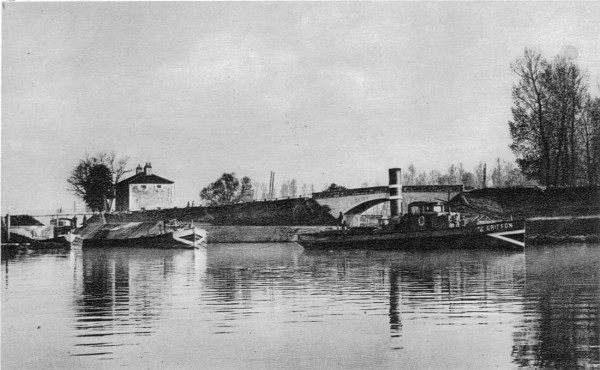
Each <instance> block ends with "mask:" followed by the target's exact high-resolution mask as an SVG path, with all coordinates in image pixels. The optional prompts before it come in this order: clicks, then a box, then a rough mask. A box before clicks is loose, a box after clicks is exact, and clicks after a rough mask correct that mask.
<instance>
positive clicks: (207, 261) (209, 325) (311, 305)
mask: <svg viewBox="0 0 600 370" xmlns="http://www.w3.org/2000/svg"><path fill="white" fill-rule="evenodd" d="M599 270H600V245H561V246H552V247H550V246H548V247H539V248H535V249H528V250H527V251H526V252H525V253H522V252H521V253H516V252H506V251H460V250H453V251H427V252H419V251H366V250H355V251H342V252H330V251H308V250H306V251H305V250H303V248H302V247H300V246H298V245H297V244H294V243H287V244H213V245H210V246H209V248H208V250H203V251H191V250H143V249H113V250H84V251H81V250H80V251H71V252H62V253H60V252H57V253H45V254H35V253H34V254H29V255H20V256H17V257H14V258H11V259H9V260H3V261H2V282H1V283H2V290H1V292H2V360H1V361H2V369H3V370H8V369H48V368H55V369H82V368H89V369H92V368H93V369H103V368H105V369H115V368H121V367H127V368H135V369H240V368H242V369H315V368H323V369H329V368H338V369H339V368H343V369H367V368H369V369H391V368H405V369H409V368H410V369H440V368H449V369H489V368H500V369H512V368H563V369H567V368H568V369H573V368H596V369H597V368H600V273H599Z"/></svg>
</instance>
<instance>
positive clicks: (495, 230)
mask: <svg viewBox="0 0 600 370" xmlns="http://www.w3.org/2000/svg"><path fill="white" fill-rule="evenodd" d="M408 210H409V212H408V213H407V214H405V215H403V216H401V217H400V216H397V217H396V218H392V220H391V221H392V222H390V223H389V224H387V225H381V226H380V227H376V228H373V227H370V228H367V227H357V228H351V229H346V228H342V229H341V230H329V231H322V232H318V233H306V234H298V240H297V243H298V244H300V245H302V246H303V247H307V248H331V249H334V248H372V249H400V248H509V249H513V250H523V249H524V247H525V220H513V219H501V220H490V219H482V217H473V218H471V219H467V218H466V217H463V216H462V215H461V214H460V213H458V212H449V211H447V209H446V204H445V203H443V202H413V203H411V204H409V205H408Z"/></svg>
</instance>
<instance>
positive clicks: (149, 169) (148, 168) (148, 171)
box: [144, 162, 152, 176]
mask: <svg viewBox="0 0 600 370" xmlns="http://www.w3.org/2000/svg"><path fill="white" fill-rule="evenodd" d="M144 174H145V175H146V176H150V175H152V165H151V164H150V162H146V165H145V166H144Z"/></svg>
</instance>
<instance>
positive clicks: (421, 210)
mask: <svg viewBox="0 0 600 370" xmlns="http://www.w3.org/2000/svg"><path fill="white" fill-rule="evenodd" d="M400 225H401V227H403V228H407V229H410V230H423V229H446V228H455V227H461V226H464V225H465V220H464V219H463V218H461V215H460V213H458V212H450V211H449V209H448V206H447V205H446V204H445V203H444V202H413V203H410V204H409V205H408V213H407V214H405V215H404V216H402V218H401V219H400Z"/></svg>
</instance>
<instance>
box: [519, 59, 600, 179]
mask: <svg viewBox="0 0 600 370" xmlns="http://www.w3.org/2000/svg"><path fill="white" fill-rule="evenodd" d="M511 69H512V71H513V72H514V73H515V74H516V75H517V76H518V77H519V80H518V82H517V83H516V84H515V85H514V86H513V89H512V98H513V107H512V120H510V121H509V122H508V126H509V129H510V135H511V137H512V140H513V142H512V144H511V145H510V148H511V150H512V151H513V153H514V154H515V155H516V157H517V164H518V165H519V168H520V169H521V171H522V172H523V174H525V176H526V177H527V178H529V179H532V180H537V181H539V183H540V184H542V185H545V186H579V185H598V184H600V98H598V97H594V96H592V95H591V93H590V92H589V81H588V75H587V73H586V72H585V71H583V70H582V69H581V68H580V67H579V66H578V65H577V64H575V63H574V62H573V61H572V60H569V59H568V58H566V57H563V56H556V57H555V58H554V59H552V60H548V59H546V58H544V57H543V56H542V55H541V54H540V53H539V52H537V51H534V50H531V49H525V52H524V54H523V56H522V57H520V58H518V59H517V60H516V61H515V62H514V63H513V64H512V65H511Z"/></svg>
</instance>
